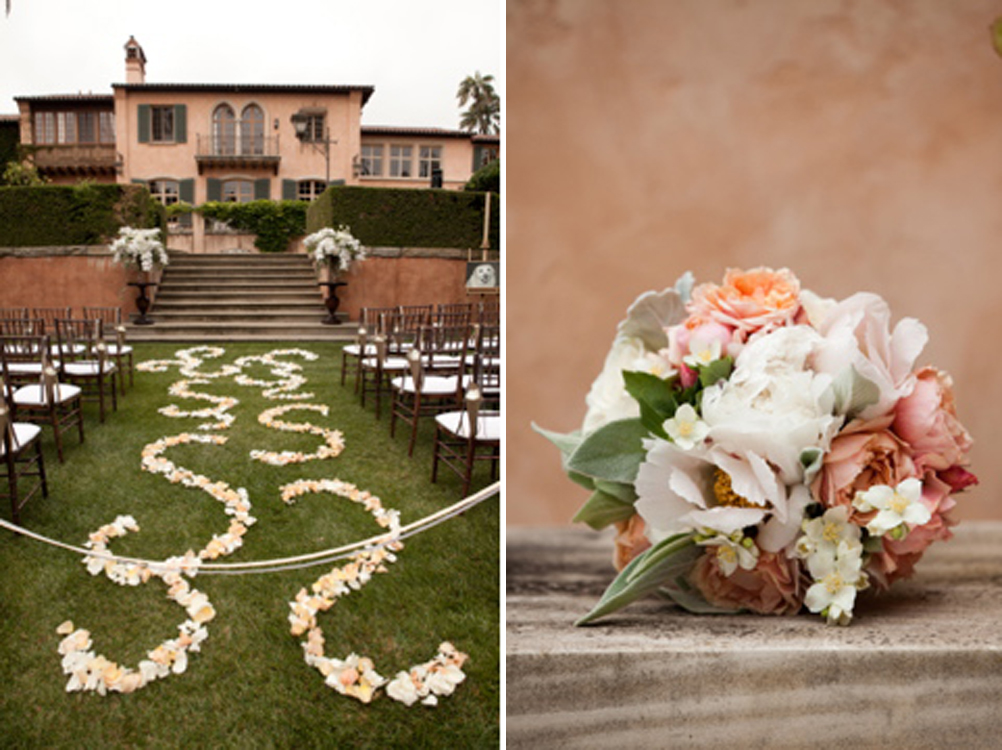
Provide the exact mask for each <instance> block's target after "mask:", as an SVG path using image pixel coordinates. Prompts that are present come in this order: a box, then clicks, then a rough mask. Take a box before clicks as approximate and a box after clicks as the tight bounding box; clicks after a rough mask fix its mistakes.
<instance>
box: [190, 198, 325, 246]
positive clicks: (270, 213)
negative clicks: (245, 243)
mask: <svg viewBox="0 0 1002 750" xmlns="http://www.w3.org/2000/svg"><path fill="white" fill-rule="evenodd" d="M306 205H307V204H306V203H304V202H303V201H266V200H260V201H250V202H249V203H219V202H217V201H210V202H208V203H203V204H202V205H201V206H199V207H198V208H196V209H194V210H195V211H197V212H198V213H200V214H202V216H206V217H208V218H210V219H216V220H218V221H225V222H226V223H227V224H229V225H230V226H231V227H233V228H234V229H239V230H242V231H245V232H251V233H253V234H255V235H257V236H256V237H255V238H254V246H255V247H256V248H257V249H258V250H260V251H261V252H262V253H284V252H285V251H286V249H288V247H289V243H290V242H291V241H292V240H293V238H295V237H301V236H302V235H304V234H306Z"/></svg>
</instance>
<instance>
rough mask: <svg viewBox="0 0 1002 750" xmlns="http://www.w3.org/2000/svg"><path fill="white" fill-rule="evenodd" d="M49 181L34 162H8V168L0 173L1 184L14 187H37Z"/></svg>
mask: <svg viewBox="0 0 1002 750" xmlns="http://www.w3.org/2000/svg"><path fill="white" fill-rule="evenodd" d="M48 182H49V181H48V180H47V179H45V178H44V177H42V176H41V175H40V174H38V170H37V169H35V166H34V165H33V164H22V163H21V162H18V161H11V162H7V168H6V169H5V170H4V171H3V175H0V185H10V186H12V187H37V186H38V185H45V184H47V183H48Z"/></svg>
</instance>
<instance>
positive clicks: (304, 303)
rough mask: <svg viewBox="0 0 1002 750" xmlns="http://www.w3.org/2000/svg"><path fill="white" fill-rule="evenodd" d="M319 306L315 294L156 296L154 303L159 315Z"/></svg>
mask: <svg viewBox="0 0 1002 750" xmlns="http://www.w3.org/2000/svg"><path fill="white" fill-rule="evenodd" d="M320 308H322V304H321V302H320V297H319V296H317V295H314V296H311V297H310V298H308V299H299V298H295V299H285V298H280V299H271V298H270V297H266V296H261V297H258V298H255V297H247V298H246V299H245V300H244V301H239V300H238V299H231V300H220V299H217V298H215V297H211V298H210V297H204V298H202V297H178V298H171V297H168V298H166V299H164V298H157V304H156V311H157V313H158V314H160V315H163V314H165V313H168V312H175V313H176V312H179V311H186V310H187V311H191V312H192V313H193V314H203V313H215V312H220V313H226V312H229V311H236V310H244V309H250V310H256V311H260V312H261V313H262V314H264V313H269V314H272V313H273V314H278V315H281V314H283V313H297V312H316V311H317V309H320Z"/></svg>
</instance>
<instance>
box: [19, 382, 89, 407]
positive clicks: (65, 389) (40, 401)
mask: <svg viewBox="0 0 1002 750" xmlns="http://www.w3.org/2000/svg"><path fill="white" fill-rule="evenodd" d="M54 391H55V393H54V395H55V397H56V402H57V403H60V404H63V403H66V402H67V401H72V400H73V399H75V398H77V397H78V396H79V395H80V387H79V386H76V385H70V384H69V383H59V384H58V385H57V386H56V387H55V389H54ZM14 403H15V404H16V405H17V406H47V405H48V402H47V401H46V400H45V389H44V388H43V387H42V386H41V385H25V386H21V387H20V388H18V389H17V390H16V391H14Z"/></svg>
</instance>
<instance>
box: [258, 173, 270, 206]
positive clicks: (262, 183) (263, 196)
mask: <svg viewBox="0 0 1002 750" xmlns="http://www.w3.org/2000/svg"><path fill="white" fill-rule="evenodd" d="M269 198H271V180H270V179H268V178H267V177H264V178H262V179H260V180H254V200H256V201H266V200H268V199H269Z"/></svg>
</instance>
